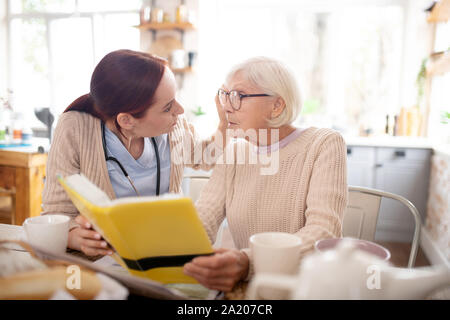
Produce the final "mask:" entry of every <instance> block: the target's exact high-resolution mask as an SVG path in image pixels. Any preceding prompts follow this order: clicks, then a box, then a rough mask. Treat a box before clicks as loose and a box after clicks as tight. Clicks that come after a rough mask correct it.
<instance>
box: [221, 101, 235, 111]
mask: <svg viewBox="0 0 450 320" xmlns="http://www.w3.org/2000/svg"><path fill="white" fill-rule="evenodd" d="M222 107H223V109H224V110H225V111H226V112H229V113H232V112H234V109H233V107H232V106H231V102H230V99H227V101H226V102H225V104H222Z"/></svg>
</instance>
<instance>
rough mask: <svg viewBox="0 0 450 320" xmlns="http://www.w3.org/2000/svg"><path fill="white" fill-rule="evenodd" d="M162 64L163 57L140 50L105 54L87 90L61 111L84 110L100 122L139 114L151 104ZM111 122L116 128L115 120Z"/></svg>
mask: <svg viewBox="0 0 450 320" xmlns="http://www.w3.org/2000/svg"><path fill="white" fill-rule="evenodd" d="M166 64H167V62H166V61H165V60H164V59H162V58H158V57H155V56H152V55H150V54H147V53H143V52H137V51H132V50H117V51H113V52H111V53H108V54H107V55H106V56H105V57H104V58H103V59H102V60H101V61H100V62H99V63H98V65H97V66H96V67H95V70H94V72H93V73H92V78H91V86H90V93H89V94H85V95H83V96H81V97H79V98H77V99H76V100H75V101H73V102H72V103H71V104H70V105H69V106H68V107H67V108H66V110H64V112H67V111H80V112H87V113H89V114H91V115H93V116H94V117H97V118H100V119H102V120H103V121H106V120H108V119H113V118H115V117H116V116H117V115H118V114H119V113H122V112H126V113H130V114H131V115H132V116H133V117H135V118H140V117H143V116H144V114H145V112H146V111H147V109H148V108H149V107H150V106H151V105H152V104H153V103H154V95H155V92H156V89H157V88H158V85H159V83H160V81H161V79H162V77H163V75H164V70H165V66H166ZM115 123H116V127H117V128H118V129H119V130H120V127H119V125H118V123H117V120H116V119H115Z"/></svg>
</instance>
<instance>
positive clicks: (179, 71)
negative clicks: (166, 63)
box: [171, 67, 194, 74]
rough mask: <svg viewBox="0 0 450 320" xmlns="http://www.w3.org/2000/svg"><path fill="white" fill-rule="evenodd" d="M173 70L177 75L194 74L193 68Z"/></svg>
mask: <svg viewBox="0 0 450 320" xmlns="http://www.w3.org/2000/svg"><path fill="white" fill-rule="evenodd" d="M171 70H172V72H173V73H175V74H185V73H191V72H194V68H192V67H186V68H180V69H174V68H171Z"/></svg>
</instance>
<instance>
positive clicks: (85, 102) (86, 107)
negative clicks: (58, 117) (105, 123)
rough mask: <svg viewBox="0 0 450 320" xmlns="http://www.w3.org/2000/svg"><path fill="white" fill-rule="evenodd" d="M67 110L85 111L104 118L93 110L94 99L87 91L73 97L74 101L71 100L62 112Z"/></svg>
mask: <svg viewBox="0 0 450 320" xmlns="http://www.w3.org/2000/svg"><path fill="white" fill-rule="evenodd" d="M67 111H79V112H86V113H89V114H91V115H93V116H94V117H97V118H100V119H102V120H105V119H103V117H102V115H100V114H99V113H98V112H97V111H95V108H94V101H93V99H92V97H91V95H90V94H89V93H88V94H85V95H82V96H81V97H79V98H77V99H75V101H73V102H72V103H71V104H70V105H69V106H68V107H67V108H66V110H64V112H67Z"/></svg>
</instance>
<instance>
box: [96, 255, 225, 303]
mask: <svg viewBox="0 0 450 320" xmlns="http://www.w3.org/2000/svg"><path fill="white" fill-rule="evenodd" d="M93 264H94V265H97V266H99V267H101V268H104V269H107V270H110V271H114V272H118V273H122V274H128V271H127V270H126V269H125V268H123V267H122V266H121V265H120V264H118V263H117V262H116V261H115V260H114V259H113V258H111V257H110V256H104V257H103V258H101V259H99V260H97V261H95V262H94V263H93ZM164 286H165V287H166V288H169V289H171V290H172V291H175V292H178V293H179V294H180V295H183V296H186V297H189V298H191V299H204V300H213V299H216V298H217V297H218V295H219V291H217V290H209V289H208V288H205V287H204V286H202V285H200V284H189V283H172V284H166V285H164Z"/></svg>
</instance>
